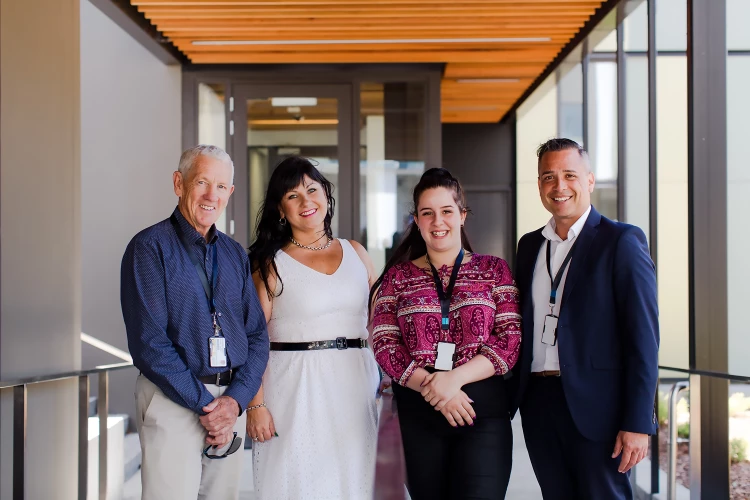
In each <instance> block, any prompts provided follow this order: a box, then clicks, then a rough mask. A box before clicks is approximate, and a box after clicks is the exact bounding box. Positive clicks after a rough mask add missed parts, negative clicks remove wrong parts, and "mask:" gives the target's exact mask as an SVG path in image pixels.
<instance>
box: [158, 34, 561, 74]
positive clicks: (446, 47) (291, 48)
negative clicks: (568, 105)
mask: <svg viewBox="0 0 750 500" xmlns="http://www.w3.org/2000/svg"><path fill="white" fill-rule="evenodd" d="M172 43H173V44H174V45H175V47H177V48H178V49H180V50H181V51H183V52H190V53H194V54H197V53H219V52H221V53H232V52H252V53H262V52H282V53H285V52H325V51H328V50H335V51H337V52H393V51H397V52H402V51H412V50H423V51H433V52H434V51H453V50H525V49H526V50H527V49H528V47H529V44H528V43H503V44H497V43H496V44H488V43H443V44H440V43H378V44H335V45H319V44H315V45H309V44H306V45H194V44H193V43H192V40H185V39H182V38H181V39H173V40H172ZM563 45H564V42H554V43H553V42H547V43H541V44H534V47H537V48H539V49H545V50H550V51H556V50H560V49H561V48H562V46H563ZM539 66H540V64H538V63H537V64H536V66H535V68H536V71H535V72H534V73H533V74H531V75H528V76H536V75H538V74H539V73H540V72H541V70H542V69H544V66H543V65H542V67H541V68H540V67H539ZM513 76H514V77H515V76H517V75H513ZM518 76H525V75H518Z"/></svg>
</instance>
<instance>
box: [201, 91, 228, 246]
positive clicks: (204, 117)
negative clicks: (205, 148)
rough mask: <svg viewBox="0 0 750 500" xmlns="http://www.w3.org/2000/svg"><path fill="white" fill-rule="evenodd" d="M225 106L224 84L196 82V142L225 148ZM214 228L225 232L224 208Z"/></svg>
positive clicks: (225, 213) (225, 216)
mask: <svg viewBox="0 0 750 500" xmlns="http://www.w3.org/2000/svg"><path fill="white" fill-rule="evenodd" d="M226 124H227V117H226V108H225V106H224V85H220V84H212V83H199V84H198V143H199V144H213V145H214V146H219V147H220V148H221V149H223V150H226V149H227V148H226V142H227V135H226ZM216 228H217V229H218V230H219V231H221V232H222V233H226V232H227V212H226V210H224V212H222V214H221V216H220V217H219V219H218V220H217V221H216Z"/></svg>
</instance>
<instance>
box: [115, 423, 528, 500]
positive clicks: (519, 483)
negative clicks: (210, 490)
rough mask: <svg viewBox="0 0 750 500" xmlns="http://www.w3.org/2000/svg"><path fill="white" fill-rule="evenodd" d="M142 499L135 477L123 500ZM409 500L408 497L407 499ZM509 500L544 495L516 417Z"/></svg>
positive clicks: (249, 476) (249, 483) (248, 484)
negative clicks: (535, 475) (532, 467)
mask: <svg viewBox="0 0 750 500" xmlns="http://www.w3.org/2000/svg"><path fill="white" fill-rule="evenodd" d="M244 453H245V461H244V465H243V467H244V471H245V472H244V474H243V475H242V485H241V491H240V500H255V494H254V493H253V467H252V454H251V453H252V452H251V451H250V450H246V451H245V452H244ZM405 496H406V495H405ZM140 498H141V475H140V471H139V472H138V474H136V475H135V476H133V477H132V478H131V479H130V480H129V481H128V482H127V483H126V484H125V491H124V494H123V500H140ZM407 498H408V497H407ZM506 498H507V499H508V500H541V499H542V493H541V491H540V490H539V485H538V484H537V482H536V477H534V471H533V470H532V469H531V462H529V455H528V452H527V451H526V444H525V442H524V439H523V431H522V430H521V419H520V418H519V417H516V418H515V420H513V471H512V473H511V476H510V485H509V486H508V494H507V495H506Z"/></svg>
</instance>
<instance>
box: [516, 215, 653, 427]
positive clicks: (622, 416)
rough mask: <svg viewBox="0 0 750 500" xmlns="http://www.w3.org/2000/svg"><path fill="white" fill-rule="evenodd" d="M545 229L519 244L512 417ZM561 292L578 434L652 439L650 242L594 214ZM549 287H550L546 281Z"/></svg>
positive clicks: (566, 370)
mask: <svg viewBox="0 0 750 500" xmlns="http://www.w3.org/2000/svg"><path fill="white" fill-rule="evenodd" d="M542 229H543V228H540V229H538V230H536V231H534V232H531V233H528V234H526V235H524V237H523V238H521V240H520V241H519V242H518V256H517V258H516V281H517V283H518V288H519V291H520V297H521V313H522V316H523V324H522V326H523V328H522V329H523V341H522V342H521V355H520V358H519V362H518V364H517V365H516V367H515V368H514V377H513V378H512V379H511V381H509V382H511V384H510V385H511V391H512V395H511V398H512V402H511V404H512V406H511V415H513V414H515V411H516V409H518V407H519V406H520V407H521V408H522V409H523V396H524V391H525V389H526V386H527V384H528V381H529V376H530V373H531V358H532V351H533V349H532V345H533V342H534V307H533V303H532V291H531V283H532V280H533V277H534V268H535V267H536V261H537V257H538V255H539V251H540V249H541V248H542V245H543V244H544V242H545V241H546V239H545V238H544V236H542ZM573 252H574V253H573V257H572V260H571V262H570V267H569V269H568V275H567V278H566V280H565V285H564V288H563V296H562V302H561V304H560V319H559V321H558V330H557V345H558V354H559V358H560V373H561V381H562V385H563V390H564V392H565V399H566V401H567V403H568V408H569V409H570V413H571V415H572V417H573V421H574V422H575V424H576V427H577V428H578V430H579V431H580V433H581V434H582V435H583V436H585V437H586V438H588V439H591V440H595V441H605V440H610V439H611V440H614V438H615V437H616V436H617V433H618V432H619V431H621V430H623V431H630V432H638V433H642V434H653V433H654V432H655V431H656V413H655V411H654V399H655V395H656V390H657V382H658V352H659V320H658V308H657V291H656V272H655V268H654V263H653V262H652V260H651V257H650V255H649V251H648V244H647V241H646V236H645V234H643V231H642V230H641V229H640V228H638V227H635V226H631V225H629V224H623V223H621V222H614V221H611V220H609V219H607V218H606V217H602V216H601V215H600V214H599V213H598V212H597V211H596V210H595V209H594V207H591V212H590V213H589V216H588V219H587V220H586V224H585V225H584V226H583V229H582V230H581V233H580V234H579V235H578V241H577V242H576V245H575V247H574V250H573ZM544 279H547V276H546V275H545V277H544Z"/></svg>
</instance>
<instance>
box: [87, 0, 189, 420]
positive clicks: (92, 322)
mask: <svg viewBox="0 0 750 500" xmlns="http://www.w3.org/2000/svg"><path fill="white" fill-rule="evenodd" d="M80 1H81V144H82V146H81V185H82V188H83V194H82V198H81V205H82V218H81V221H82V231H81V241H82V258H83V269H82V274H81V276H82V289H83V304H82V305H83V309H82V311H83V313H82V327H83V331H84V332H85V333H87V334H89V335H92V336H94V337H96V338H98V339H100V340H102V341H104V342H106V343H108V344H111V345H113V346H115V347H117V348H119V349H122V350H127V341H126V337H125V326H124V324H123V321H122V314H121V312H120V299H119V297H120V295H119V294H120V288H119V287H120V261H121V259H122V254H123V252H124V251H125V246H126V245H127V243H128V241H130V239H131V238H132V237H133V235H135V233H137V232H138V231H140V230H141V229H143V228H145V227H147V226H150V225H152V224H154V223H156V222H158V221H159V220H162V219H165V218H167V217H168V216H169V214H170V213H171V212H172V210H173V209H174V207H175V205H176V204H177V198H176V197H175V195H174V191H173V189H172V172H173V171H174V170H176V169H177V164H178V161H179V156H180V151H181V147H182V146H181V139H180V137H181V132H180V131H181V121H180V120H181V104H180V103H181V70H180V67H179V66H166V65H164V64H163V63H162V62H161V61H159V60H157V59H156V58H155V57H154V56H153V55H152V54H151V53H150V52H148V51H147V50H146V49H144V48H143V47H142V46H141V45H139V44H138V42H136V41H135V40H134V39H133V38H131V37H130V36H129V35H128V34H127V33H125V32H124V31H123V30H122V29H121V28H120V27H119V26H117V25H116V24H115V23H114V22H112V21H111V20H110V19H109V18H108V17H106V16H105V15H104V14H103V13H102V12H100V11H99V10H98V9H97V8H96V7H95V6H93V5H92V4H90V3H89V2H88V0H80ZM103 362H108V363H110V362H112V359H111V356H108V355H102V354H101V353H97V352H96V350H95V349H92V348H87V349H86V350H84V359H83V364H84V366H86V367H89V366H95V365H97V364H101V363H103ZM136 375H137V371H136V370H135V369H133V370H127V371H124V372H116V373H113V374H112V376H111V377H110V391H111V392H110V410H111V411H112V412H122V413H129V414H131V416H132V415H133V411H134V407H135V405H134V402H133V389H134V384H135V377H136ZM93 392H94V391H92V393H93ZM131 425H132V422H131Z"/></svg>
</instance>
